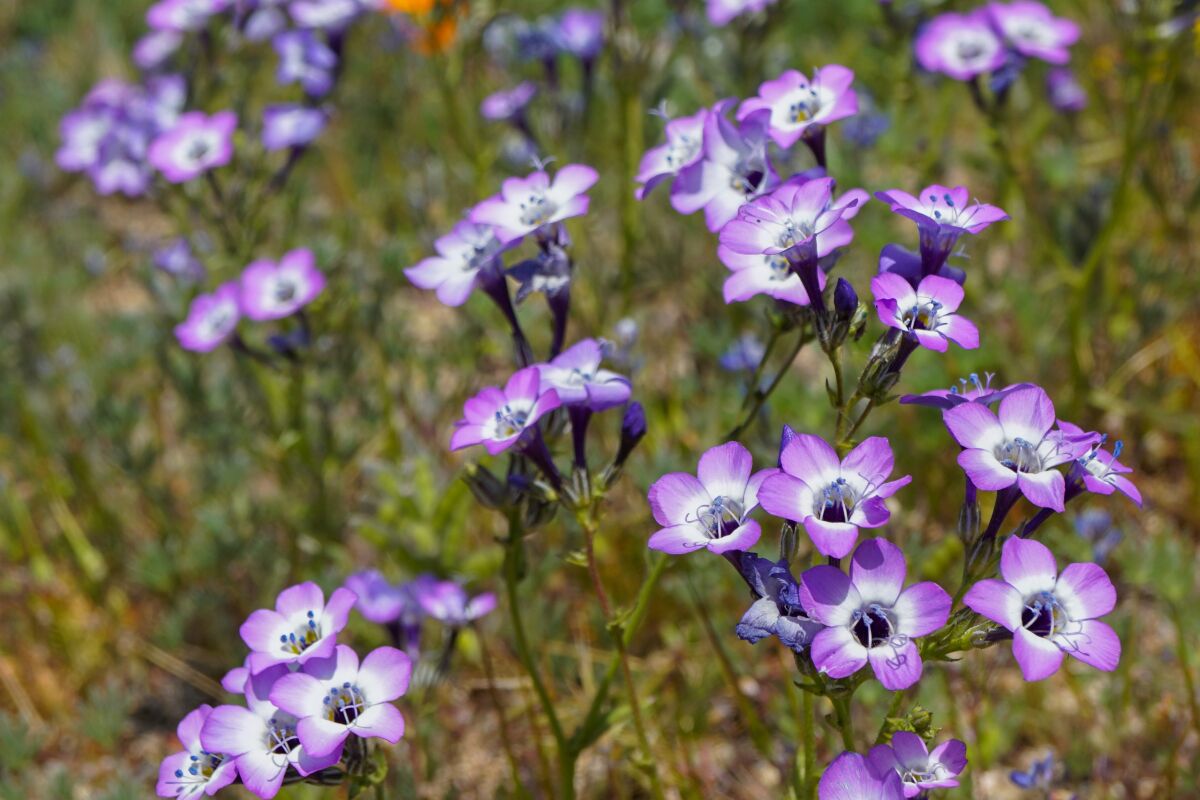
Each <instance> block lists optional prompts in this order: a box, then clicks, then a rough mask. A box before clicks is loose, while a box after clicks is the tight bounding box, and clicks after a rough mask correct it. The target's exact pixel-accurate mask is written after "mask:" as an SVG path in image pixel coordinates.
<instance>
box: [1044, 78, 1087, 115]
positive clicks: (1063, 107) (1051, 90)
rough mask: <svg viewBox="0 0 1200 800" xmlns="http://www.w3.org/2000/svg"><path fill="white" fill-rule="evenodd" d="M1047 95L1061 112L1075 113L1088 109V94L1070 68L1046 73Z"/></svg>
mask: <svg viewBox="0 0 1200 800" xmlns="http://www.w3.org/2000/svg"><path fill="white" fill-rule="evenodd" d="M1046 94H1047V95H1049V97H1050V105H1052V106H1054V107H1055V108H1056V109H1058V110H1059V111H1063V112H1066V113H1075V112H1078V111H1083V110H1084V109H1085V108H1087V104H1088V98H1087V92H1085V91H1084V90H1083V87H1082V86H1081V85H1080V84H1079V79H1078V78H1076V77H1075V73H1074V72H1072V71H1071V69H1070V68H1069V67H1054V68H1053V69H1051V70H1049V71H1048V72H1047V73H1046Z"/></svg>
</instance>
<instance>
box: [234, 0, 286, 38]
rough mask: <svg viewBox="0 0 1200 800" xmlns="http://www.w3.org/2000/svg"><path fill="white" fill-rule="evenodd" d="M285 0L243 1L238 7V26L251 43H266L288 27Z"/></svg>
mask: <svg viewBox="0 0 1200 800" xmlns="http://www.w3.org/2000/svg"><path fill="white" fill-rule="evenodd" d="M284 5H285V0H242V2H241V3H239V5H238V15H239V21H238V26H239V28H240V30H241V32H242V36H243V37H244V38H245V39H246V40H247V41H251V42H265V41H267V40H268V39H272V38H274V37H275V36H276V35H277V34H279V33H281V32H282V31H284V30H286V29H287V27H288V15H287V14H286V13H285V12H284V10H283V6H284Z"/></svg>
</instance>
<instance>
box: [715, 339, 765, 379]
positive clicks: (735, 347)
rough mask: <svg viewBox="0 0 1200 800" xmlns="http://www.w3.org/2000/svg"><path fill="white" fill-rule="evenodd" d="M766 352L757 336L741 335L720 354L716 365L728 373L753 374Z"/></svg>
mask: <svg viewBox="0 0 1200 800" xmlns="http://www.w3.org/2000/svg"><path fill="white" fill-rule="evenodd" d="M766 351H767V348H766V345H764V344H763V343H762V341H761V340H760V339H759V338H758V337H757V336H755V335H754V334H753V333H743V334H742V335H741V336H739V337H738V338H737V339H734V341H733V343H732V344H730V345H729V349H728V350H726V351H725V352H724V353H722V354H721V357H720V359H718V363H719V364H720V365H721V369H724V370H728V371H729V372H754V370H756V369H757V368H758V364H759V362H760V361H762V358H763V355H764V354H766Z"/></svg>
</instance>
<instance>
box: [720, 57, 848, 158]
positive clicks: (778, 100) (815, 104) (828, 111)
mask: <svg viewBox="0 0 1200 800" xmlns="http://www.w3.org/2000/svg"><path fill="white" fill-rule="evenodd" d="M853 84H854V72H853V71H852V70H850V69H847V68H846V67H843V66H841V65H839V64H830V65H828V66H824V67H821V68H820V69H818V70H816V71H815V72H814V73H813V77H812V80H811V81H810V80H809V79H808V77H807V76H805V75H804V74H803V73H801V72H799V71H797V70H794V69H789V70H788V71H786V72H784V73H783V74H782V75H780V76H779V77H778V78H775V79H774V80H769V81H766V82H765V83H763V84H762V85H761V86H759V87H758V95H757V96H756V97H751V98H749V99H748V100H746V101H744V102H743V103H742V104H741V106H740V107H739V108H738V112H737V118H738V120H739V121H740V120H743V119H745V118H746V117H748V116H750V115H751V114H753V113H754V112H755V111H760V110H762V109H764V108H765V109H768V110H770V112H771V123H770V133H771V138H772V139H774V140H775V144H777V145H779V146H780V147H783V148H788V147H791V146H792V145H794V144H795V143H796V142H797V141H799V140H800V138H801V137H802V136H805V135H806V134H808V133H809V132H810V131H813V130H819V129H821V128H823V127H824V126H826V125H828V124H829V123H831V122H836V121H837V120H839V119H845V118H846V117H849V116H852V115H854V114H856V113H858V95H856V94H855V93H854V89H853V88H852V85H853Z"/></svg>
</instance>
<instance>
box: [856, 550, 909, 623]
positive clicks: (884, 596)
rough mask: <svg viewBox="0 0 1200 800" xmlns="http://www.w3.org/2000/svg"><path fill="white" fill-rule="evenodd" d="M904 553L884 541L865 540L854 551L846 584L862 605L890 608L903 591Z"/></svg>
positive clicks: (906, 569)
mask: <svg viewBox="0 0 1200 800" xmlns="http://www.w3.org/2000/svg"><path fill="white" fill-rule="evenodd" d="M907 571H908V566H907V564H906V563H905V561H904V553H903V552H901V550H900V548H899V547H896V545H894V544H892V543H891V542H889V541H888V540H887V539H867V540H865V541H863V542H862V544H860V545H859V546H858V549H856V550H855V551H854V558H853V559H851V561H850V580H851V581H853V582H854V588H856V589H858V594H859V596H860V597H861V598H862V602H863V603H878V604H879V605H881V606H884V607H890V606H892V605H893V604H894V603H895V602H896V598H898V597H899V596H900V590H901V589H903V588H904V576H905V574H906V573H907Z"/></svg>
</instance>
